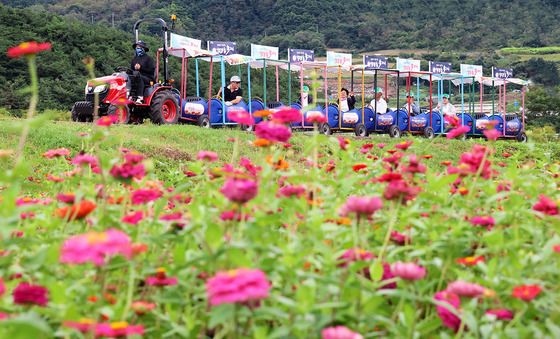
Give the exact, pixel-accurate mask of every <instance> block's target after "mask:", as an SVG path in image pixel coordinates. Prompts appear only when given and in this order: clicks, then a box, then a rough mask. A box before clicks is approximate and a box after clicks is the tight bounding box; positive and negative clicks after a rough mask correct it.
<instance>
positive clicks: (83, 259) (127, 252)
mask: <svg viewBox="0 0 560 339" xmlns="http://www.w3.org/2000/svg"><path fill="white" fill-rule="evenodd" d="M115 255H122V256H124V257H126V258H130V257H131V255H132V243H131V241H130V238H129V237H128V235H126V234H125V233H124V232H122V231H119V230H116V229H113V228H112V229H109V230H107V231H105V232H95V231H90V232H88V233H85V234H80V235H75V236H73V237H70V238H68V239H67V240H66V241H65V242H64V244H63V245H62V249H61V254H60V262H62V263H65V264H83V263H87V262H91V263H93V264H94V265H96V266H102V265H104V264H105V263H106V262H107V260H108V259H109V258H110V257H112V256H115Z"/></svg>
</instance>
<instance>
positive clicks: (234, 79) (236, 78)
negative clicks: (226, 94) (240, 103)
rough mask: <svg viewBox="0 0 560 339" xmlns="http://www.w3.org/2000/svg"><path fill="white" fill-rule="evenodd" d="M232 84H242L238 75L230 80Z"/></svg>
mask: <svg viewBox="0 0 560 339" xmlns="http://www.w3.org/2000/svg"><path fill="white" fill-rule="evenodd" d="M229 81H230V82H241V78H240V77H238V76H237V75H234V76H232V77H231V79H229Z"/></svg>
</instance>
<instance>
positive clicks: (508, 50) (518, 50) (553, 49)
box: [500, 46, 560, 55]
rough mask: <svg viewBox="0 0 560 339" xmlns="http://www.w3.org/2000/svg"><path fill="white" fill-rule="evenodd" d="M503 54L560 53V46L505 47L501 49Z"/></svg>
mask: <svg viewBox="0 0 560 339" xmlns="http://www.w3.org/2000/svg"><path fill="white" fill-rule="evenodd" d="M500 52H501V53H502V54H533V55H540V54H557V53H560V46H546V47H505V48H502V49H500Z"/></svg>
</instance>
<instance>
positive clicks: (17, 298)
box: [12, 282, 49, 306]
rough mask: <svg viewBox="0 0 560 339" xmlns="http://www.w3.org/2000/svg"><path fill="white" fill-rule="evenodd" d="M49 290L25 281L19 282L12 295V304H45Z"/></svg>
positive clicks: (47, 300)
mask: <svg viewBox="0 0 560 339" xmlns="http://www.w3.org/2000/svg"><path fill="white" fill-rule="evenodd" d="M48 294H49V290H47V289H46V288H45V287H43V286H40V285H31V284H29V283H26V282H22V283H19V284H18V285H17V286H16V288H15V289H14V291H13V293H12V295H13V297H14V304H18V305H39V306H47V303H48V302H49V298H48Z"/></svg>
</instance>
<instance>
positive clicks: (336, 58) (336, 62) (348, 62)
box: [327, 51, 352, 67]
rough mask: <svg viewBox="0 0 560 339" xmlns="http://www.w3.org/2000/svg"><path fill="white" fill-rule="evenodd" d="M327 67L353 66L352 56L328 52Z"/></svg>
mask: <svg viewBox="0 0 560 339" xmlns="http://www.w3.org/2000/svg"><path fill="white" fill-rule="evenodd" d="M327 66H342V67H350V66H352V54H350V53H338V52H333V51H327Z"/></svg>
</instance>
